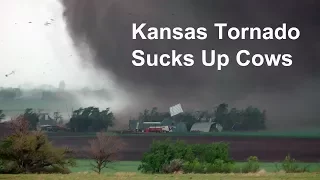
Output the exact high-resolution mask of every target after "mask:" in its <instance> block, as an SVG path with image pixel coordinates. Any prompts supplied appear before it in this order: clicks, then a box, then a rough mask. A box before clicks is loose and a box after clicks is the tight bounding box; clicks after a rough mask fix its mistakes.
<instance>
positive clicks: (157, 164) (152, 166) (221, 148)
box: [138, 139, 232, 173]
mask: <svg viewBox="0 0 320 180" xmlns="http://www.w3.org/2000/svg"><path fill="white" fill-rule="evenodd" d="M174 159H180V160H182V161H183V162H185V163H184V166H185V168H184V169H185V171H188V169H189V168H191V170H192V171H196V172H199V173H200V172H202V171H203V169H204V168H206V167H205V166H206V165H205V163H209V164H215V163H217V161H216V160H217V159H219V160H221V161H223V162H224V163H232V161H231V160H230V159H229V146H228V144H226V143H212V144H197V145H189V144H186V143H184V142H182V141H175V142H174V141H170V140H169V139H167V140H165V141H154V142H153V143H152V145H151V149H150V151H149V152H146V153H145V154H144V156H143V158H142V160H141V164H140V166H139V168H138V170H140V171H141V172H143V173H160V172H164V171H163V170H164V169H163V168H165V169H166V168H168V165H169V164H170V163H171V162H172V161H173V160H174ZM164 166H165V167H164Z"/></svg>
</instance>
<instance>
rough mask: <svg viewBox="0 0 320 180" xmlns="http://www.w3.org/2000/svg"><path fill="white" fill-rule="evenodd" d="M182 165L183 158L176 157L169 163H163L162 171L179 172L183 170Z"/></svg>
mask: <svg viewBox="0 0 320 180" xmlns="http://www.w3.org/2000/svg"><path fill="white" fill-rule="evenodd" d="M182 166H183V160H181V159H174V160H172V161H171V162H170V163H169V164H165V165H163V167H162V172H163V173H166V174H169V173H175V172H179V171H181V170H182Z"/></svg>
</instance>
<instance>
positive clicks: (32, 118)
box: [23, 108, 39, 130]
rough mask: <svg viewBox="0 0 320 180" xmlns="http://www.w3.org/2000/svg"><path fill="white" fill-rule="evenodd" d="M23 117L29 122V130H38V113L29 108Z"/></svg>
mask: <svg viewBox="0 0 320 180" xmlns="http://www.w3.org/2000/svg"><path fill="white" fill-rule="evenodd" d="M23 117H24V118H25V119H26V120H27V121H28V123H29V128H30V129H31V130H36V129H37V125H38V123H39V113H36V112H35V111H34V110H33V109H32V108H27V109H26V110H25V111H24V114H23Z"/></svg>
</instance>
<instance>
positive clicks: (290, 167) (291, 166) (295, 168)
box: [281, 155, 309, 173]
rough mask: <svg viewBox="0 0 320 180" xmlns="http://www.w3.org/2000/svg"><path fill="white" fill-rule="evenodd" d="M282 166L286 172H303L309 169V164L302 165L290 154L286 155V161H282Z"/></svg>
mask: <svg viewBox="0 0 320 180" xmlns="http://www.w3.org/2000/svg"><path fill="white" fill-rule="evenodd" d="M281 167H282V169H283V170H284V171H285V172H286V173H301V172H307V171H309V170H308V166H305V167H300V166H299V163H298V162H297V161H296V160H295V159H294V158H291V156H290V155H287V156H286V157H285V159H284V161H282V164H281Z"/></svg>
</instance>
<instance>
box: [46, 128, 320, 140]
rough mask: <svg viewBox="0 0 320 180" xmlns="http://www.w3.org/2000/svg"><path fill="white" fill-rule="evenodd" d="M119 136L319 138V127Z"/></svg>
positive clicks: (60, 135) (58, 135)
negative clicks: (294, 129) (291, 129)
mask: <svg viewBox="0 0 320 180" xmlns="http://www.w3.org/2000/svg"><path fill="white" fill-rule="evenodd" d="M48 136H49V137H52V138H53V137H54V138H64V137H95V136H96V134H95V133H73V132H59V133H48ZM119 136H173V137H174V136H216V137H221V136H225V137H274V138H276V137H279V138H281V137H282V138H320V130H319V129H309V130H300V131H298V130H296V131H263V132H220V133H218V132H215V133H143V134H119Z"/></svg>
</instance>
